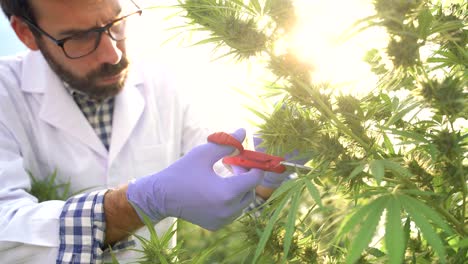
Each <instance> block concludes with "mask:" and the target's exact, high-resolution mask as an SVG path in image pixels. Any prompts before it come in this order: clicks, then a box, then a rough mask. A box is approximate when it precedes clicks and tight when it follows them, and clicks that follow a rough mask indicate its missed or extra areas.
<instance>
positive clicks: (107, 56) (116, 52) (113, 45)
mask: <svg viewBox="0 0 468 264" xmlns="http://www.w3.org/2000/svg"><path fill="white" fill-rule="evenodd" d="M96 52H97V54H98V59H99V62H100V63H109V64H117V63H119V62H120V59H121V58H122V50H120V48H119V47H118V46H117V41H115V40H113V39H112V38H111V37H110V36H109V35H108V34H102V36H101V42H100V43H99V46H98V48H97V51H96Z"/></svg>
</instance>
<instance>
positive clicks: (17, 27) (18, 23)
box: [10, 16, 39, 50]
mask: <svg viewBox="0 0 468 264" xmlns="http://www.w3.org/2000/svg"><path fill="white" fill-rule="evenodd" d="M10 25H11V27H12V28H13V30H14V31H15V33H16V36H18V38H19V39H20V40H21V42H23V44H24V45H26V47H28V48H29V49H31V50H38V49H39V47H38V45H37V42H36V38H35V37H34V34H33V33H32V31H31V30H30V29H29V26H28V25H27V24H26V23H25V22H24V21H23V20H22V19H21V18H19V17H17V16H11V18H10Z"/></svg>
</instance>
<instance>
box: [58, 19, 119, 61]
mask: <svg viewBox="0 0 468 264" xmlns="http://www.w3.org/2000/svg"><path fill="white" fill-rule="evenodd" d="M126 20H127V18H125V19H122V20H119V21H116V22H115V23H114V24H112V26H111V27H110V28H109V29H108V30H106V31H105V33H107V34H108V35H109V36H110V37H111V38H112V39H113V40H115V41H121V40H124V39H125V37H126V30H125V24H126ZM102 33H103V31H102V30H90V31H87V32H83V33H80V34H76V35H73V36H72V37H71V38H69V39H67V40H66V41H65V42H64V43H63V50H64V51H65V53H66V54H67V56H69V57H71V58H79V57H83V56H85V55H88V54H90V53H91V52H93V51H94V50H96V49H97V47H98V45H99V42H100V40H101V37H102Z"/></svg>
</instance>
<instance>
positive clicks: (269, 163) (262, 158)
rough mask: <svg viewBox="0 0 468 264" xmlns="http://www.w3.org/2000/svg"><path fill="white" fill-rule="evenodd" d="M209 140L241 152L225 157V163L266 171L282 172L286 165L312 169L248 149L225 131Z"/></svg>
mask: <svg viewBox="0 0 468 264" xmlns="http://www.w3.org/2000/svg"><path fill="white" fill-rule="evenodd" d="M208 141H209V142H213V143H217V144H221V145H229V146H233V147H235V148H236V149H237V150H238V151H239V154H238V155H235V156H229V157H224V158H223V163H225V164H229V165H237V166H240V167H244V168H257V169H262V170H264V171H271V172H276V173H282V172H284V171H285V170H286V166H291V167H294V168H297V169H306V170H312V168H310V167H307V166H302V165H299V164H295V163H291V162H287V161H285V159H284V158H283V157H278V156H273V155H269V154H266V153H263V152H258V151H252V150H246V149H244V147H243V146H242V144H241V143H240V142H239V141H237V139H235V138H234V137H233V136H231V135H230V134H228V133H225V132H216V133H213V134H211V135H209V136H208Z"/></svg>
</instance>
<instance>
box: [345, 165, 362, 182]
mask: <svg viewBox="0 0 468 264" xmlns="http://www.w3.org/2000/svg"><path fill="white" fill-rule="evenodd" d="M365 167H366V164H363V163H361V164H359V165H358V166H357V167H356V168H354V169H353V171H351V173H350V174H349V176H348V178H347V180H352V179H354V178H355V177H356V176H357V175H358V174H359V173H361V172H362V171H363V170H364V168H365Z"/></svg>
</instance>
